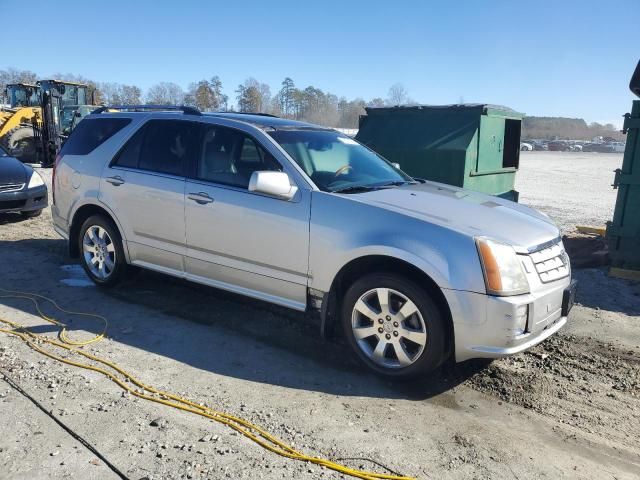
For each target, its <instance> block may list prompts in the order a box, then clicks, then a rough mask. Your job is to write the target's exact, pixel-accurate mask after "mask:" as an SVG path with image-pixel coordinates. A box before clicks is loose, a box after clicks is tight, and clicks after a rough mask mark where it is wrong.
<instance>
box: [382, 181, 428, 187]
mask: <svg viewBox="0 0 640 480" xmlns="http://www.w3.org/2000/svg"><path fill="white" fill-rule="evenodd" d="M416 183H418V182H415V181H411V180H394V181H393V182H388V183H382V184H378V185H376V186H377V187H400V186H402V185H415V184H416Z"/></svg>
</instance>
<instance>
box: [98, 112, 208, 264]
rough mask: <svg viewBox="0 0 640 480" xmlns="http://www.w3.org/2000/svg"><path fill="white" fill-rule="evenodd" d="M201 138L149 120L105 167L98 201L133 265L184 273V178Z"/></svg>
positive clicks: (189, 125) (181, 125) (195, 130)
mask: <svg viewBox="0 0 640 480" xmlns="http://www.w3.org/2000/svg"><path fill="white" fill-rule="evenodd" d="M199 138H200V125H199V124H197V123H194V122H185V121H176V120H171V119H162V120H160V119H151V120H149V121H147V122H146V123H145V124H144V125H143V126H142V127H141V128H140V129H139V130H138V131H137V132H136V133H135V134H134V135H133V136H132V137H131V138H130V139H129V141H127V143H126V145H125V146H124V147H123V148H122V150H121V151H120V152H119V153H118V154H117V155H116V158H115V159H114V161H113V162H112V165H109V166H107V167H105V170H104V172H103V175H102V181H101V185H100V195H101V198H102V201H103V202H105V203H106V204H107V205H109V206H110V207H111V209H112V211H114V212H115V214H116V216H117V217H118V220H119V221H120V223H121V224H122V225H123V229H124V234H125V238H126V241H127V247H128V249H129V257H130V260H131V262H132V263H134V264H139V265H143V266H147V267H150V268H155V269H157V270H163V271H167V270H169V271H170V272H171V273H176V272H178V273H184V254H185V249H186V245H185V221H184V188H185V181H186V180H185V176H184V173H185V171H186V169H187V168H188V167H189V166H190V165H192V163H193V161H194V160H195V159H196V158H197V155H198V148H199V147H198V145H199Z"/></svg>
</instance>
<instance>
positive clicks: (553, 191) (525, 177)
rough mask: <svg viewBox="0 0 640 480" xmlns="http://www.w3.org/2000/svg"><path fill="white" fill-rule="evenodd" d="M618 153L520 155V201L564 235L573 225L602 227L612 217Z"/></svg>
mask: <svg viewBox="0 0 640 480" xmlns="http://www.w3.org/2000/svg"><path fill="white" fill-rule="evenodd" d="M621 166H622V154H620V153H578V152H520V171H519V172H518V174H517V175H516V190H518V191H519V192H520V202H521V203H523V204H525V205H530V206H532V207H534V208H536V209H538V210H541V211H543V212H545V213H546V214H547V215H549V216H550V217H551V218H553V219H554V220H555V221H556V223H557V224H558V225H559V226H560V227H561V228H562V230H563V231H564V233H570V232H572V231H573V229H574V228H575V226H576V225H589V226H597V227H604V226H605V225H606V222H607V221H608V220H611V219H612V218H613V208H614V206H615V204H616V192H617V190H614V189H613V187H611V184H612V183H613V177H614V173H613V171H614V170H615V169H616V168H620V167H621Z"/></svg>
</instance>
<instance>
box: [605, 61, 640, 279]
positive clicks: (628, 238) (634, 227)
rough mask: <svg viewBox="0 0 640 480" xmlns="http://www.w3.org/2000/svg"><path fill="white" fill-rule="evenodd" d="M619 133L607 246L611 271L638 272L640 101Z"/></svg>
mask: <svg viewBox="0 0 640 480" xmlns="http://www.w3.org/2000/svg"><path fill="white" fill-rule="evenodd" d="M638 69H639V70H638V71H639V72H640V65H638ZM622 131H623V132H626V133H627V144H626V147H625V150H624V156H623V158H622V168H619V169H618V170H616V175H615V179H614V181H613V186H614V188H617V189H618V196H617V199H616V208H615V210H614V212H613V221H611V222H608V223H607V242H608V244H609V257H610V259H611V266H612V267H614V268H621V269H625V270H640V100H635V101H634V102H633V106H632V108H631V113H630V114H629V113H627V114H626V115H625V120H624V127H623V129H622Z"/></svg>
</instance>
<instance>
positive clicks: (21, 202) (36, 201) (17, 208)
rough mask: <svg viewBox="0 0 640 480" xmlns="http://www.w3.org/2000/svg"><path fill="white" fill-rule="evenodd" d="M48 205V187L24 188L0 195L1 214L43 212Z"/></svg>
mask: <svg viewBox="0 0 640 480" xmlns="http://www.w3.org/2000/svg"><path fill="white" fill-rule="evenodd" d="M47 204H48V197H47V186H46V185H40V186H38V187H34V188H26V187H25V188H23V189H22V190H17V191H14V192H2V193H0V212H30V211H33V210H42V209H43V208H46V206H47Z"/></svg>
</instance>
